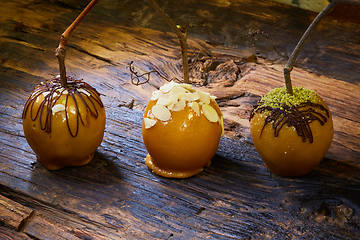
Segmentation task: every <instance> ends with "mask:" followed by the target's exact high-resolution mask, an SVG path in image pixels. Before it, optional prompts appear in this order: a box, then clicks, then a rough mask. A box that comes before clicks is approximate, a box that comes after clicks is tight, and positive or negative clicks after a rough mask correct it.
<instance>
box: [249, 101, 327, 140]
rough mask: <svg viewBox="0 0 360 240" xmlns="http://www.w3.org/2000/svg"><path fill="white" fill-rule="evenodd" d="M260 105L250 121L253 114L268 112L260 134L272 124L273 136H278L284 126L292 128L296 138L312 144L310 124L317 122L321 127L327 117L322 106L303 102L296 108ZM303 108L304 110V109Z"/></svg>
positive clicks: (255, 109)
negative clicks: (296, 135)
mask: <svg viewBox="0 0 360 240" xmlns="http://www.w3.org/2000/svg"><path fill="white" fill-rule="evenodd" d="M261 105H262V103H261V102H260V103H258V104H257V105H256V106H254V110H253V111H252V112H251V115H250V120H251V119H252V118H253V117H254V115H255V112H259V113H262V112H264V111H269V112H270V114H269V115H268V116H267V117H266V118H265V122H264V125H263V128H262V129H261V134H262V132H263V131H264V128H265V126H266V125H267V124H269V123H271V122H272V127H273V130H274V136H275V137H277V136H279V132H280V130H281V128H282V127H283V126H284V125H285V124H286V125H287V126H288V127H294V128H295V130H296V133H297V134H298V136H300V137H301V138H302V140H303V142H306V140H309V142H310V143H313V140H314V139H313V135H312V131H311V128H310V123H311V122H313V121H319V122H320V124H321V125H324V124H325V123H326V122H327V120H328V118H329V117H330V116H329V110H328V109H326V108H325V107H324V106H323V105H321V104H317V103H312V102H305V103H302V104H300V105H298V106H288V105H286V104H277V105H279V107H270V106H261ZM304 108H305V109H304Z"/></svg>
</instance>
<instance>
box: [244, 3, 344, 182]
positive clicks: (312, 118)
mask: <svg viewBox="0 0 360 240" xmlns="http://www.w3.org/2000/svg"><path fill="white" fill-rule="evenodd" d="M338 2H339V1H338V0H334V1H331V3H330V4H329V5H327V6H326V7H325V8H324V9H323V10H322V11H321V12H320V13H319V14H318V15H317V16H316V17H315V19H314V20H313V21H312V23H311V24H310V26H309V27H308V28H307V29H306V31H305V33H304V34H303V35H302V37H301V39H300V40H299V42H298V43H297V45H296V47H295V48H294V50H293V52H292V53H291V55H290V57H289V59H288V61H287V63H286V64H285V66H284V78H285V86H286V88H285V87H283V88H278V89H273V90H271V91H270V92H268V93H267V94H266V95H265V96H264V97H263V98H262V99H261V100H260V101H259V102H258V104H257V105H256V106H255V107H254V110H253V112H252V114H251V116H250V132H251V136H252V139H253V141H254V145H255V147H256V149H257V151H258V152H259V154H260V156H261V157H262V159H263V161H264V162H265V164H266V166H267V167H268V168H269V169H270V170H271V171H272V172H274V173H275V174H277V175H281V176H300V175H304V174H306V173H308V172H310V171H311V170H312V169H313V168H314V167H316V166H317V165H318V164H319V163H320V161H321V160H322V158H323V157H324V155H325V154H326V152H327V150H328V149H329V147H330V144H331V141H332V138H333V134H334V129H333V122H332V117H331V113H330V111H329V108H328V106H327V105H326V103H325V102H324V101H323V100H322V99H321V97H320V96H318V95H317V94H316V93H315V92H314V91H312V90H309V89H305V88H302V87H296V88H293V87H292V84H291V77H290V73H291V71H292V69H293V65H294V63H295V61H296V58H297V56H298V55H299V53H300V50H301V49H302V48H303V45H304V43H305V41H306V40H307V39H308V37H309V36H310V33H311V31H312V30H313V29H314V27H315V26H316V25H317V23H318V22H319V21H320V20H321V18H322V17H324V16H325V15H326V14H327V13H328V12H329V11H330V10H331V9H332V8H333V7H334V6H335V5H336V4H337V3H338Z"/></svg>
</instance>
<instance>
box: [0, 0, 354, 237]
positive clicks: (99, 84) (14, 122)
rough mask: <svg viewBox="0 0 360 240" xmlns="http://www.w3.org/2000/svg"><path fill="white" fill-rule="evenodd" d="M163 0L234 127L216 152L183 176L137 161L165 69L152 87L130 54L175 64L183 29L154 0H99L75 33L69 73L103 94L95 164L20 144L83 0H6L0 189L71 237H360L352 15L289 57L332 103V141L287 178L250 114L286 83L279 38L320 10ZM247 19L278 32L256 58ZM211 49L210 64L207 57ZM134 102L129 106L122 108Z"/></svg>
mask: <svg viewBox="0 0 360 240" xmlns="http://www.w3.org/2000/svg"><path fill="white" fill-rule="evenodd" d="M163 3H164V7H165V8H166V11H168V12H169V13H170V14H171V15H172V16H174V17H175V18H176V19H179V22H180V23H185V22H186V21H190V23H191V24H192V27H191V28H190V39H189V45H190V47H191V58H192V59H191V63H192V69H193V70H192V76H193V79H196V82H197V84H198V86H201V85H206V86H203V87H204V88H205V87H206V88H207V90H208V91H211V92H213V93H215V94H216V95H218V96H219V99H218V100H219V104H220V105H221V108H222V110H223V112H224V114H225V116H226V118H227V120H226V127H227V136H230V137H232V138H234V139H235V140H231V139H228V138H225V139H223V140H222V142H221V144H220V146H219V150H218V152H217V155H216V157H215V158H214V160H213V164H212V165H211V166H210V167H209V168H207V169H206V170H205V171H204V172H203V173H201V174H200V175H198V176H196V177H194V178H190V179H185V180H171V179H164V178H161V177H158V176H156V175H154V174H152V173H151V172H150V171H149V170H148V169H147V167H146V166H145V164H144V160H143V158H144V157H145V156H146V150H145V148H144V145H143V143H142V138H141V127H140V123H141V116H142V111H141V110H142V109H143V107H144V106H145V104H146V102H147V100H148V98H149V96H150V94H151V91H153V90H154V89H156V87H158V86H160V85H161V84H162V83H163V81H161V80H160V79H159V78H158V77H156V76H154V78H153V81H152V82H151V85H144V86H140V87H135V86H132V85H131V84H130V83H129V79H130V76H129V71H128V69H127V66H128V63H129V62H130V61H131V60H134V61H135V64H136V66H137V67H138V68H139V69H140V70H144V71H146V70H152V69H157V70H158V71H160V72H162V73H163V74H164V75H166V76H168V77H169V78H171V77H180V76H181V70H180V69H181V68H180V55H179V53H180V51H179V49H178V45H177V40H176V38H175V37H174V35H173V34H169V33H165V32H160V31H167V30H168V29H167V28H166V26H165V25H164V24H163V22H162V21H161V19H160V18H159V17H158V16H157V15H155V14H154V13H153V11H151V9H150V8H149V7H148V6H147V5H146V4H143V5H141V4H139V2H137V1H119V2H113V1H110V0H104V1H100V3H99V5H97V7H96V8H95V9H94V11H93V12H91V14H89V15H88V16H87V17H86V18H85V21H84V22H83V24H82V25H80V26H82V27H79V28H78V29H77V30H76V31H75V33H74V35H73V37H72V38H71V40H70V44H69V48H68V54H67V64H68V65H67V66H68V72H72V73H73V74H75V75H77V76H78V77H81V78H85V79H86V80H87V81H88V82H89V83H90V84H92V85H93V86H94V87H96V88H97V89H98V90H99V91H100V92H101V93H103V94H104V95H103V97H102V98H103V101H104V103H105V106H106V111H107V125H106V132H105V136H104V141H103V143H102V144H101V146H100V148H99V149H98V152H97V154H96V157H95V159H94V160H93V161H92V162H91V163H90V164H89V165H88V166H85V167H81V168H67V169H63V170H60V171H55V172H50V171H47V170H46V169H44V168H43V167H42V165H41V164H39V163H36V160H35V159H36V158H35V155H34V153H33V152H32V151H31V149H30V147H29V146H28V145H27V143H26V140H25V138H24V135H23V132H22V121H21V111H22V107H23V104H24V103H25V100H26V98H27V96H28V95H29V93H30V91H31V89H32V88H33V86H34V84H35V83H37V82H39V81H43V80H44V79H46V78H49V77H50V76H51V74H56V73H57V62H56V59H55V57H54V56H53V51H54V49H55V47H56V46H57V44H58V38H59V34H60V32H62V31H63V30H64V29H65V27H66V26H67V25H68V24H69V23H70V22H71V21H72V19H73V18H74V17H75V15H76V13H75V11H74V9H76V10H80V8H81V7H80V6H78V2H75V1H72V0H66V1H51V2H47V1H36V2H30V4H29V3H26V4H25V3H23V2H21V1H19V0H15V1H4V2H3V7H2V8H1V9H0V23H5V24H0V50H1V53H2V54H0V102H1V105H0V116H1V117H0V192H1V194H3V195H4V196H5V197H8V198H11V199H16V201H17V202H19V203H20V204H22V205H25V206H27V207H31V208H33V209H35V211H36V214H35V216H34V217H33V218H31V219H30V221H29V222H28V223H27V224H26V225H25V226H24V231H25V232H26V233H27V234H29V235H30V236H32V237H35V238H38V239H46V238H47V236H46V235H45V229H46V230H47V231H50V233H51V234H52V235H51V236H52V237H54V235H56V236H58V237H59V238H61V237H63V238H67V239H71V238H74V239H76V238H80V239H121V238H127V239H129V238H130V239H131V238H133V239H192V238H193V239H207V238H210V239H358V238H360V232H359V226H360V215H359V214H360V199H359V197H358V196H360V188H359V186H360V178H359V176H360V174H359V173H360V167H359V164H360V163H359V158H360V157H359V156H360V155H359V149H358V146H359V144H357V143H358V142H359V138H358V136H359V135H358V134H359V133H358V131H357V130H358V129H359V125H358V124H359V116H358V114H357V113H358V110H359V101H360V99H359V94H358V93H359V87H358V86H359V85H358V80H359V79H358V76H359V74H358V73H359V72H358V68H357V65H358V57H359V55H360V54H359V50H360V47H359V36H360V35H359V34H357V33H358V31H359V28H358V27H357V26H358V25H357V23H354V22H351V21H348V20H346V21H344V22H342V21H337V20H336V19H335V18H333V17H330V18H328V19H327V20H325V22H324V23H323V24H322V25H320V27H319V29H318V32H317V34H316V35H314V38H313V40H312V41H310V42H309V44H307V45H306V48H305V50H306V49H307V50H306V51H305V52H304V54H305V55H304V56H308V57H310V58H311V59H310V60H311V61H310V60H309V59H308V60H306V61H305V60H304V58H303V61H302V60H301V59H300V62H299V65H298V66H301V67H304V68H306V69H307V70H304V69H300V68H295V70H294V73H293V78H294V82H295V85H298V84H300V82H301V84H304V85H305V86H307V87H310V88H313V89H315V90H317V91H318V92H319V93H320V95H321V96H323V97H324V98H325V99H326V101H327V102H328V103H329V105H330V108H331V110H332V111H333V113H334V120H335V122H336V126H335V130H336V133H335V141H334V144H333V145H332V147H331V149H330V152H329V154H328V155H327V158H326V159H325V160H324V161H323V162H322V163H321V164H320V166H319V167H318V168H317V169H315V170H314V171H313V172H312V173H310V174H309V175H307V176H304V177H302V178H281V177H276V176H271V175H270V174H269V172H268V171H267V169H266V168H265V167H264V165H263V163H262V161H261V159H260V158H259V156H258V154H257V153H256V151H255V149H254V147H253V146H252V145H251V139H250V138H249V134H248V120H247V118H248V114H249V111H250V106H251V105H252V104H253V103H255V101H256V100H257V99H258V98H259V96H260V95H262V94H263V93H265V92H266V91H267V90H269V89H270V88H272V87H276V86H279V85H281V84H282V80H281V78H282V73H281V65H282V64H281V63H282V61H283V59H282V57H279V56H278V54H277V53H276V52H275V51H274V50H273V47H272V46H273V45H275V47H276V48H277V49H280V50H281V52H282V54H285V53H287V52H289V51H290V50H291V49H292V47H293V45H294V44H295V42H296V40H297V38H298V37H299V36H300V35H301V33H302V31H303V29H305V27H306V25H307V24H308V23H309V22H310V20H311V18H312V17H313V16H314V14H312V13H310V12H306V11H302V10H298V9H294V8H291V7H285V8H283V7H281V6H282V5H279V4H274V3H271V2H265V1H246V0H233V1H227V2H225V3H224V2H220V1H196V2H194V1H184V2H171V4H170V2H167V1H164V2H163ZM84 4H85V2H84ZM221 4H223V5H221ZM224 4H225V5H224ZM226 4H227V5H226ZM15 9H16V10H15ZM179 9H183V10H179ZM184 9H185V10H186V11H185V10H184ZM14 11H16V13H17V14H14ZM34 12H35V13H36V14H35V15H34ZM224 23H226V24H224ZM244 23H245V24H244ZM124 25H126V26H124ZM145 27H148V28H145ZM250 29H260V30H263V31H265V32H266V33H267V34H270V35H271V38H272V40H268V39H265V38H261V39H260V40H259V41H257V44H256V50H257V52H258V53H256V58H254V56H253V53H252V51H251V42H250V41H251V38H249V36H248V33H249V30H250ZM284 29H285V30H284ZM159 30H160V31H159ZM280 30H281V31H280ZM340 33H341V34H340ZM284 39H286V41H284ZM314 43H316V44H314ZM261 57H264V58H265V60H262V58H261ZM205 58H206V59H207V60H209V61H210V62H211V61H212V62H215V63H211V64H210V65H209V67H208V68H207V67H204V66H202V64H203V63H204V61H205V60H204V59H205ZM255 59H256V60H257V61H256V63H252V62H251V61H254V60H255ZM274 62H275V63H274ZM224 63H226V64H225V65H222V64H224ZM330 63H331V64H330ZM200 67H202V68H203V69H202V70H201V71H203V70H204V69H205V71H204V72H205V73H206V76H202V75H201V74H199V72H197V71H198V69H200ZM309 69H310V70H314V71H315V72H318V73H322V75H317V74H313V73H309V72H308V70H309ZM349 69H352V71H349ZM239 70H240V71H239ZM334 76H335V77H336V78H339V80H335V79H334V78H333V77H334ZM313 79H316V81H315V82H313ZM347 81H348V82H350V83H345V82H347ZM334 92H336V95H335V94H333V93H334ZM333 95H335V96H333ZM133 101H134V108H133V109H128V108H126V107H120V106H124V105H126V104H128V103H131V102H133ZM42 230H43V231H42Z"/></svg>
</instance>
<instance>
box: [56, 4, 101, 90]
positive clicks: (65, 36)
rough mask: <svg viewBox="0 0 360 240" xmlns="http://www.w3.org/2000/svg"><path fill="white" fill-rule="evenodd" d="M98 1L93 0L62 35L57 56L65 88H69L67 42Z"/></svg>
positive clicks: (62, 83)
mask: <svg viewBox="0 0 360 240" xmlns="http://www.w3.org/2000/svg"><path fill="white" fill-rule="evenodd" d="M98 1H99V0H92V1H91V2H90V3H89V4H88V5H87V6H86V8H85V9H84V10H83V11H82V12H81V13H80V15H79V16H78V17H77V18H76V19H75V21H74V22H73V23H72V24H71V25H70V26H69V27H68V28H67V29H66V30H65V32H64V33H63V34H61V37H60V43H59V46H58V47H57V48H56V50H55V56H56V57H57V59H58V62H59V69H60V80H61V85H62V86H63V87H67V80H66V68H65V51H66V50H65V47H66V44H67V41H68V40H69V38H70V35H71V33H72V31H73V30H74V29H75V28H76V26H77V25H78V24H79V23H80V22H81V20H82V19H83V18H84V17H85V15H86V14H87V13H88V12H89V11H90V10H91V9H92V8H93V7H94V6H95V4H96V3H97V2H98Z"/></svg>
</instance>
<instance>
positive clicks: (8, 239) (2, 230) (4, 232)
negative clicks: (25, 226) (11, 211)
mask: <svg viewBox="0 0 360 240" xmlns="http://www.w3.org/2000/svg"><path fill="white" fill-rule="evenodd" d="M0 239H2V240H31V238H30V237H29V236H27V235H26V234H24V233H19V232H16V231H14V230H11V229H9V228H6V227H3V226H0Z"/></svg>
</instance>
